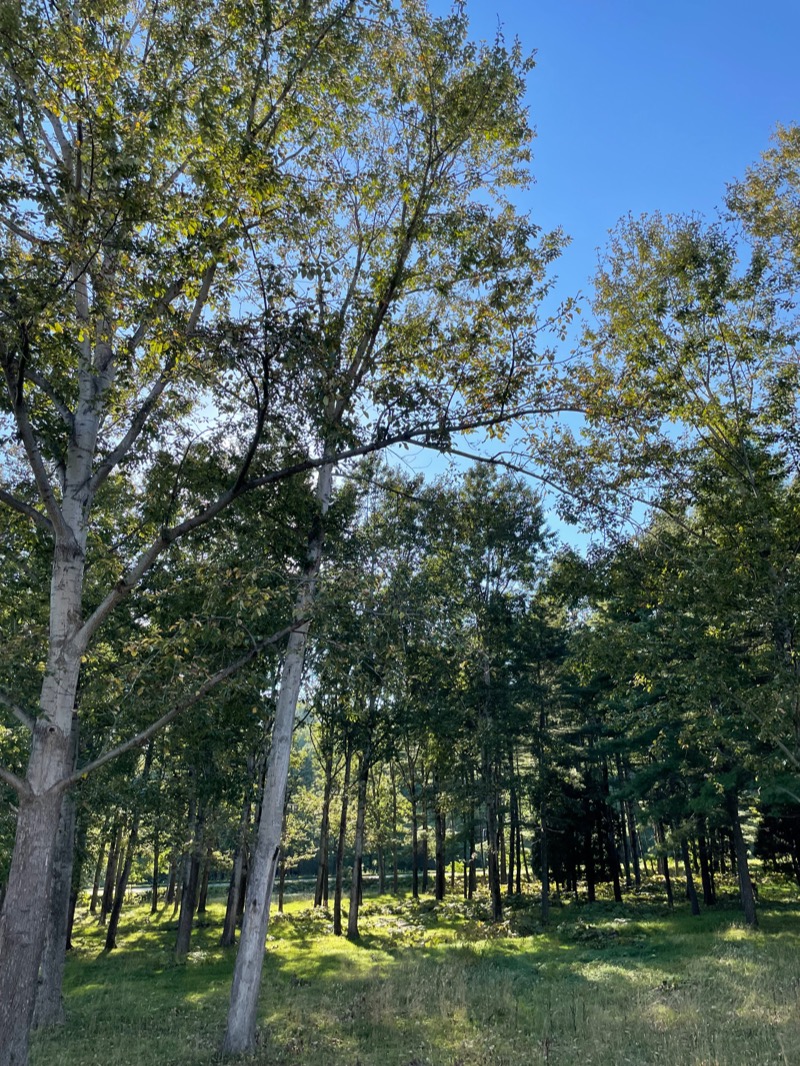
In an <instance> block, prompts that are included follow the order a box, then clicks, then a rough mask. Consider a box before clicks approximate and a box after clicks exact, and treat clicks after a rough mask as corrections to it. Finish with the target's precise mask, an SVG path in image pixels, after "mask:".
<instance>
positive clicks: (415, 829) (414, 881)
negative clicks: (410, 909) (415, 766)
mask: <svg viewBox="0 0 800 1066" xmlns="http://www.w3.org/2000/svg"><path fill="white" fill-rule="evenodd" d="M411 898H412V899H419V818H418V816H417V792H416V782H415V781H414V778H413V776H412V778H411Z"/></svg>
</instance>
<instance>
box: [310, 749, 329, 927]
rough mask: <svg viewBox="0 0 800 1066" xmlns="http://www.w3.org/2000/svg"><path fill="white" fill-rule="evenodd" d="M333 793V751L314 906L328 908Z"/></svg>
mask: <svg viewBox="0 0 800 1066" xmlns="http://www.w3.org/2000/svg"><path fill="white" fill-rule="evenodd" d="M332 793H333V751H332V750H331V749H329V750H328V751H327V752H326V755H325V788H324V791H323V794H322V819H321V825H320V828H319V852H318V854H317V883H316V886H315V888H314V906H315V907H323V906H324V907H327V906H328V877H329V869H328V851H329V838H330V824H331V796H332Z"/></svg>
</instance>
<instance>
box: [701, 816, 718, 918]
mask: <svg viewBox="0 0 800 1066" xmlns="http://www.w3.org/2000/svg"><path fill="white" fill-rule="evenodd" d="M697 850H698V857H699V859H700V882H701V884H702V886H703V906H704V907H713V906H714V905H715V904H716V902H717V900H716V894H715V892H714V882H713V880H712V874H711V864H710V862H709V857H708V846H707V844H706V838H705V836H704V835H703V834H702V833H701V834H700V837H699V838H698V841H697Z"/></svg>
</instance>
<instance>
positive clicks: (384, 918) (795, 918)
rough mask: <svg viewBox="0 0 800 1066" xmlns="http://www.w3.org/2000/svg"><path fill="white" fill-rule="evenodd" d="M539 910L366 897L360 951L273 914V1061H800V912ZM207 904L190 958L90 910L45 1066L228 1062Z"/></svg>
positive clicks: (47, 1039) (138, 925)
mask: <svg viewBox="0 0 800 1066" xmlns="http://www.w3.org/2000/svg"><path fill="white" fill-rule="evenodd" d="M535 916H536V905H535V900H533V899H530V900H529V901H527V904H526V905H524V906H522V907H519V908H516V907H515V908H513V909H511V910H510V914H509V918H508V921H507V922H505V923H503V925H502V926H501V927H500V928H499V929H498V928H496V927H493V926H492V925H491V923H489V922H488V920H487V918H488V914H487V907H486V901H485V900H478V901H476V903H475V904H474V905H469V906H468V905H465V904H464V903H463V902H462V901H461V900H460V899H456V898H455V897H454V898H452V899H450V900H448V901H445V903H444V904H441V905H438V906H437V905H434V904H433V901H432V900H429V899H425V900H423V901H422V903H421V904H414V903H413V902H412V901H410V900H403V901H398V900H395V899H393V898H392V897H388V896H386V897H381V898H372V899H367V900H365V907H364V912H363V918H362V921H361V932H362V936H361V938H360V940H359V941H358V942H357V943H350V942H349V941H347V940H344V939H340V938H337V937H334V936H333V933H332V928H331V923H330V920H329V918H328V917H327V916H326V915H325V914H324V913H319V912H317V913H315V912H314V911H312V910H311V909H310V908H309V906H308V901H307V900H293V901H291V902H289V903H288V904H287V909H286V914H285V915H284V916H282V917H281V916H277V915H276V916H274V920H273V922H272V924H271V927H270V939H269V942H268V945H267V956H266V960H265V969H264V982H263V992H262V999H261V1019H260V1021H261V1046H260V1049H259V1051H258V1053H257V1054H256V1056H255V1057H254V1059H253V1060H251V1061H253V1062H254V1063H256V1064H264V1066H266V1064H267V1063H269V1064H272V1066H282V1064H286V1066H288V1064H304V1063H309V1064H312V1063H313V1064H314V1066H356V1064H358V1066H484V1064H485V1066H489V1064H490V1063H491V1064H492V1066H504V1064H506V1066H519V1064H522V1063H526V1064H528V1063H530V1064H544V1063H546V1064H548V1066H550V1064H552V1066H567V1064H570V1066H571V1064H573V1063H586V1064H600V1063H602V1064H603V1066H617V1064H620V1066H621V1064H625V1063H632V1064H636V1066H643V1064H650V1063H653V1064H656V1063H659V1064H675V1066H677V1064H680V1066H684V1064H687V1066H739V1064H741V1066H759V1064H765V1066H766V1064H772V1063H778V1064H785V1066H788V1064H792V1066H794V1064H796V1063H798V1062H800V952H799V951H798V948H799V947H800V903H798V901H797V899H796V897H795V896H793V894H791V893H790V892H789V891H788V890H787V889H786V888H785V887H781V889H780V891H777V889H776V891H775V893H774V894H770V893H768V892H766V891H764V890H762V906H761V909H760V915H759V917H760V921H761V927H760V928H759V929H758V930H756V931H751V930H748V929H745V928H744V927H743V926H742V925H741V922H740V920H739V917H738V913H737V911H736V909H735V907H734V906H733V904H732V903H726V904H723V905H722V906H720V907H719V908H717V909H715V910H711V911H706V912H704V913H703V914H702V915H701V916H700V917H699V918H695V919H692V918H691V917H690V916H689V914H688V913H687V912H686V908H685V907H676V909H675V911H674V912H673V913H670V912H669V911H668V910H667V909H666V907H664V906H663V903H662V902H661V900H660V899H659V898H658V897H657V896H656V895H650V894H648V893H647V892H645V893H642V894H640V895H639V896H638V897H632V898H631V899H630V900H629V901H627V902H626V904H625V905H623V906H620V905H617V904H614V903H613V902H611V901H601V902H598V903H597V904H594V905H591V906H590V905H587V904H583V903H576V902H574V901H573V902H569V903H565V905H563V906H556V907H554V908H553V920H552V923H551V925H550V926H549V927H548V929H547V930H546V931H542V930H541V929H539V928H538V925H537V922H536V918H535ZM221 922H222V904H221V903H220V902H214V903H212V904H211V905H210V909H209V913H208V915H207V916H206V920H205V923H204V924H203V925H202V926H201V927H199V928H198V929H197V930H196V931H195V934H194V937H193V943H192V951H191V953H190V956H189V959H188V961H187V962H186V964H185V965H182V966H177V965H176V964H175V963H174V961H173V956H172V949H173V943H174V936H175V924H176V923H175V921H174V920H173V919H172V915H171V909H170V910H169V911H168V912H165V911H161V912H159V914H158V915H156V916H154V917H153V918H151V917H150V915H149V914H148V913H147V908H146V907H144V906H140V907H135V908H131V909H130V911H128V912H126V914H125V915H124V919H123V927H122V930H121V935H120V938H119V945H120V947H119V950H117V951H116V952H114V953H112V954H111V955H108V956H107V955H103V954H102V946H103V930H101V929H98V928H97V926H96V925H94V924H93V923H92V922H90V921H88V919H87V917H84V918H83V920H82V922H81V924H80V928H79V932H78V935H77V937H76V950H75V951H74V952H73V953H72V957H71V958H70V960H69V963H68V969H67V978H66V993H67V1009H68V1015H69V1019H68V1022H67V1025H66V1027H65V1028H64V1029H63V1030H61V1031H60V1032H56V1033H48V1034H44V1033H42V1034H37V1036H36V1037H35V1041H34V1049H33V1066H89V1064H92V1066H95V1064H96V1066H110V1064H114V1066H145V1064H148V1066H150V1064H152V1066H204V1064H217V1063H219V1062H221V1058H220V1055H219V1052H218V1048H219V1043H220V1040H221V1036H222V1032H223V1028H224V1022H225V1012H226V1009H227V999H228V994H229V989H230V976H231V971H232V967H233V958H234V953H233V952H231V951H223V950H222V949H221V948H219V946H218V940H219V933H220V928H221Z"/></svg>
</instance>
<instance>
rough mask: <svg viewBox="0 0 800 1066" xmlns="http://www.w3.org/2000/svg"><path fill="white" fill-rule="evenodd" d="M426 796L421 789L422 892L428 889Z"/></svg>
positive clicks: (424, 791) (424, 790) (425, 791)
mask: <svg viewBox="0 0 800 1066" xmlns="http://www.w3.org/2000/svg"><path fill="white" fill-rule="evenodd" d="M428 861H429V860H428V796H427V790H426V789H425V788H423V791H422V893H423V895H424V894H425V893H426V892H427V891H428Z"/></svg>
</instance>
